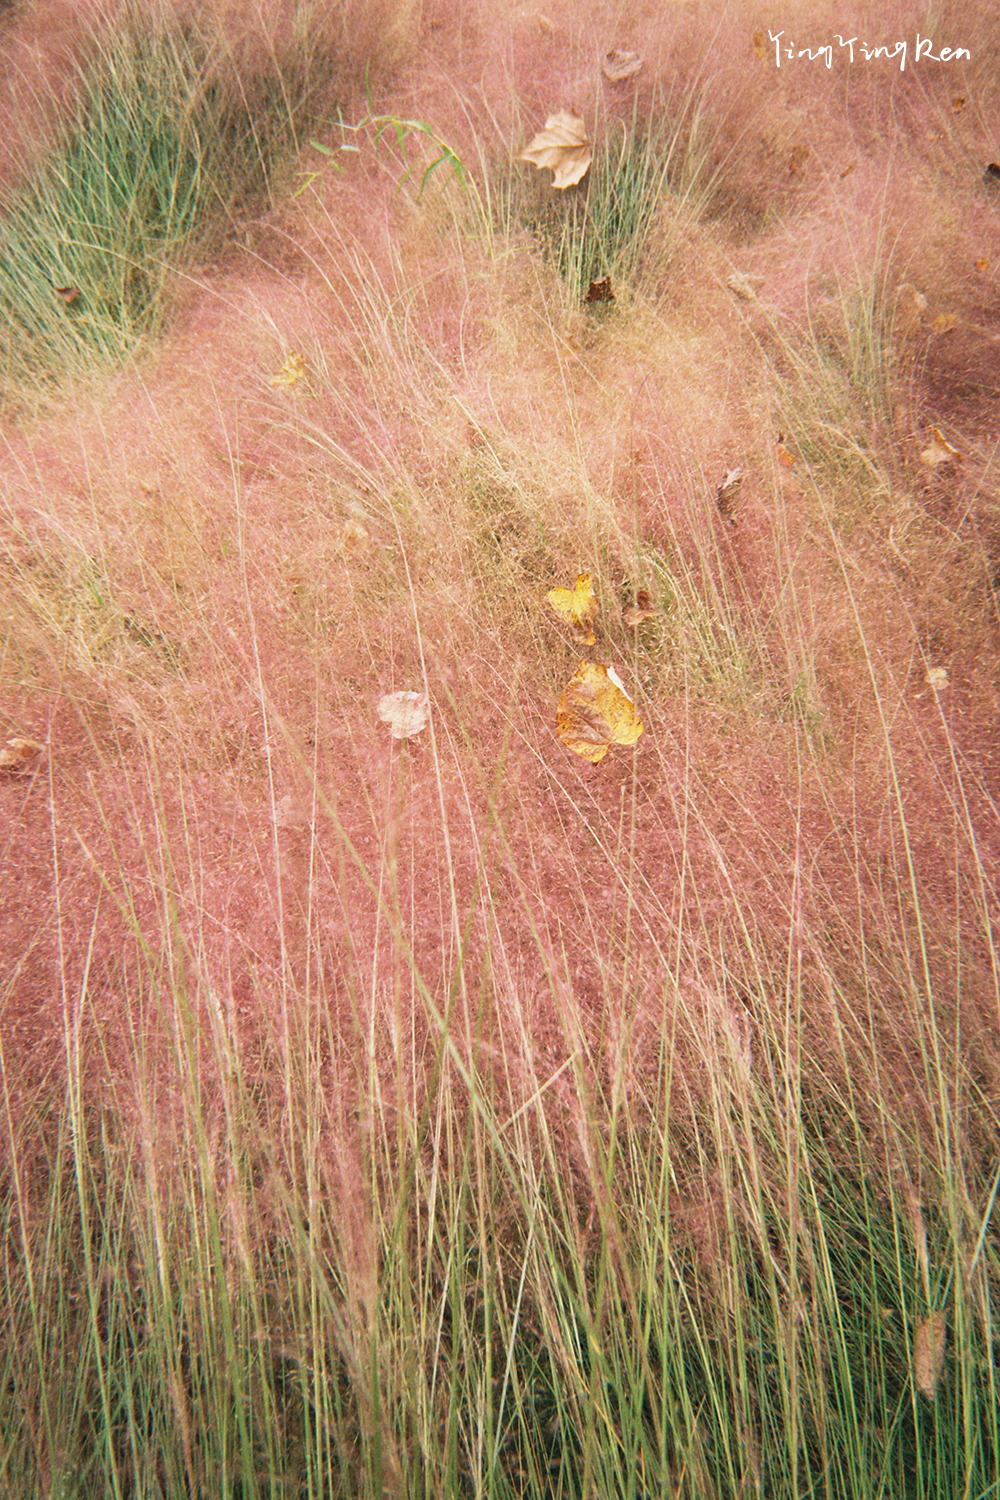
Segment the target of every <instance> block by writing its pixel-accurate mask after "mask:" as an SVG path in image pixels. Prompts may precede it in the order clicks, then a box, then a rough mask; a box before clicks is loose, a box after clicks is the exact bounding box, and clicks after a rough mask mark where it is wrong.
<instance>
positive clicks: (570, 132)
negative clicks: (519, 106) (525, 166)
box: [518, 109, 591, 188]
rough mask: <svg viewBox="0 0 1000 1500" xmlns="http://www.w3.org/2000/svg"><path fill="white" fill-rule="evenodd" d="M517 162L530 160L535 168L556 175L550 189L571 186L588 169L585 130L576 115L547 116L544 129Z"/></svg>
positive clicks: (588, 150)
mask: <svg viewBox="0 0 1000 1500" xmlns="http://www.w3.org/2000/svg"><path fill="white" fill-rule="evenodd" d="M518 160H519V161H530V162H532V163H533V164H534V165H535V166H536V167H550V168H551V169H552V171H553V173H554V174H555V176H554V179H553V187H557V188H568V187H573V185H574V184H575V183H577V182H579V181H580V179H581V178H582V177H583V176H584V175H585V173H586V171H587V168H588V167H589V166H590V161H591V150H590V142H589V140H588V139H587V127H586V125H585V124H584V122H583V120H581V119H580V116H579V115H574V114H572V113H571V112H570V111H569V110H568V109H561V110H559V111H558V113H557V114H554V115H549V117H548V119H547V120H546V121H545V129H544V130H540V131H539V132H538V134H537V135H536V136H535V139H534V140H533V141H532V143H531V145H530V146H529V147H528V149H527V150H526V151H522V152H521V155H520V157H519V158H518Z"/></svg>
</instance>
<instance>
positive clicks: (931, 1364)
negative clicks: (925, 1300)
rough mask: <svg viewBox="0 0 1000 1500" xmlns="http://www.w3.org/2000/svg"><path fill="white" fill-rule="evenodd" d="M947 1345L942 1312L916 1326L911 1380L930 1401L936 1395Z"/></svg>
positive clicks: (946, 1324) (944, 1317)
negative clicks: (913, 1380)
mask: <svg viewBox="0 0 1000 1500" xmlns="http://www.w3.org/2000/svg"><path fill="white" fill-rule="evenodd" d="M947 1344H948V1319H947V1316H946V1315H945V1314H944V1313H943V1312H933V1313H931V1315H930V1317H929V1318H925V1319H924V1321H923V1322H922V1323H918V1324H917V1331H916V1335H915V1337H914V1340H913V1378H914V1379H915V1381H916V1383H917V1389H918V1390H920V1391H922V1392H923V1393H924V1395H925V1396H926V1397H927V1398H928V1400H930V1401H933V1400H934V1398H935V1396H936V1395H937V1388H938V1382H939V1381H940V1379H941V1372H942V1371H943V1369H944V1355H945V1349H946V1347H947Z"/></svg>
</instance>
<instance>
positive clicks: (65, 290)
mask: <svg viewBox="0 0 1000 1500" xmlns="http://www.w3.org/2000/svg"><path fill="white" fill-rule="evenodd" d="M55 293H56V296H57V297H58V298H59V301H60V302H65V304H66V306H67V307H72V305H73V303H74V302H75V301H76V299H77V297H79V295H80V288H79V287H78V286H57V287H56V289H55Z"/></svg>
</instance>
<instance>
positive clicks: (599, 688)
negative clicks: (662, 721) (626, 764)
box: [556, 661, 642, 766]
mask: <svg viewBox="0 0 1000 1500" xmlns="http://www.w3.org/2000/svg"><path fill="white" fill-rule="evenodd" d="M556 732H557V734H558V735H559V738H560V739H561V740H562V742H563V744H564V745H565V746H566V748H567V749H568V750H572V751H573V753H574V754H575V755H582V756H583V759H584V760H589V761H590V762H591V763H592V764H593V765H595V766H596V765H597V763H598V761H600V760H603V759H604V757H605V756H606V755H607V753H608V751H609V749H610V748H611V746H612V745H634V744H635V742H636V740H637V739H638V738H639V736H640V734H641V733H642V720H641V719H640V718H639V715H638V714H637V713H636V711H635V704H634V703H633V702H632V699H631V698H630V697H629V695H628V693H627V692H626V691H625V684H624V683H623V682H622V680H621V678H620V677H619V676H618V673H617V672H616V671H615V669H614V667H608V666H605V665H604V664H603V663H602V662H599V661H581V663H580V665H579V666H578V667H577V669H576V671H575V672H574V673H573V676H572V677H571V678H570V680H569V682H568V683H567V684H566V686H565V688H564V689H563V694H562V697H561V698H560V699H559V707H558V709H557V711H556Z"/></svg>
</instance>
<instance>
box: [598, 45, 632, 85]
mask: <svg viewBox="0 0 1000 1500" xmlns="http://www.w3.org/2000/svg"><path fill="white" fill-rule="evenodd" d="M641 67H642V58H641V57H640V56H639V54H638V52H622V51H621V50H620V49H619V48H618V47H612V49H611V51H610V52H609V53H608V54H607V55H606V57H605V59H604V61H603V62H602V63H601V72H602V73H603V74H604V76H605V78H607V79H610V81H611V82H612V83H621V81H622V79H623V78H632V77H634V76H635V74H636V73H638V71H639V69H640V68H641Z"/></svg>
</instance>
